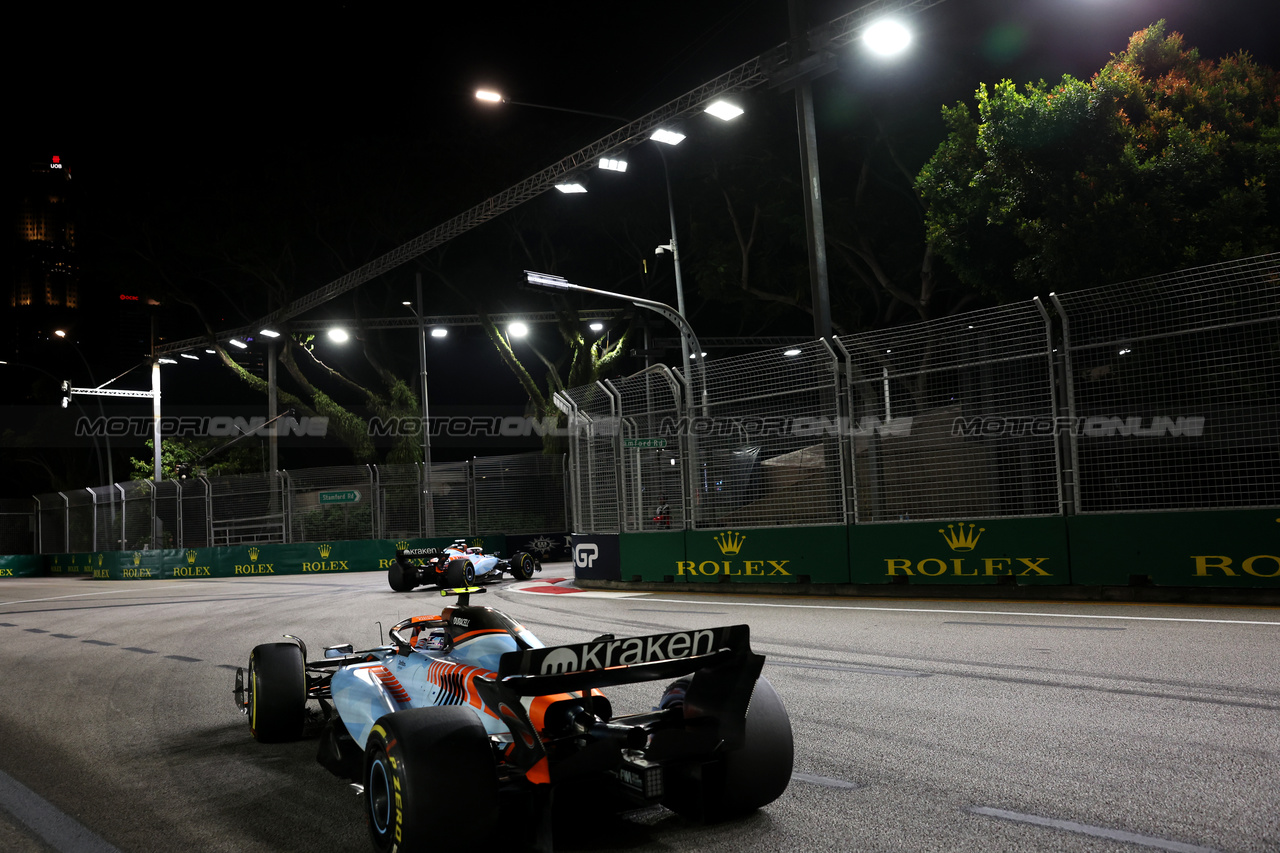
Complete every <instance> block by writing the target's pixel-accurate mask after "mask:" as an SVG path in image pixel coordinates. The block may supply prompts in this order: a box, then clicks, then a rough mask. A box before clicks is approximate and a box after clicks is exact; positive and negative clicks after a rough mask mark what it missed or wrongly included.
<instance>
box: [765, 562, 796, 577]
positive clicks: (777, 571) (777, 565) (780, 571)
mask: <svg viewBox="0 0 1280 853" xmlns="http://www.w3.org/2000/svg"><path fill="white" fill-rule="evenodd" d="M790 562H791V561H790V560H782V561H778V560H770V561H769V565H771V566H773V571H771V572H769V574H771V575H790V574H791V572H789V571H787V570H786V569H784V568H782V567H783V566H785V565H786V564H787V563H790Z"/></svg>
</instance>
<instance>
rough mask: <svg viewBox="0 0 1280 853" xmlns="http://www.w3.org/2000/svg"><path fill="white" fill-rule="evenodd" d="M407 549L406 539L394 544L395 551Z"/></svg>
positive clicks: (407, 542) (407, 541)
mask: <svg viewBox="0 0 1280 853" xmlns="http://www.w3.org/2000/svg"><path fill="white" fill-rule="evenodd" d="M408 547H409V540H408V539H401V540H400V541H399V542H397V543H396V550H397V551H403V550H404V549H405V548H408Z"/></svg>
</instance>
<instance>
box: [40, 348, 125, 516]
mask: <svg viewBox="0 0 1280 853" xmlns="http://www.w3.org/2000/svg"><path fill="white" fill-rule="evenodd" d="M53 334H54V335H55V336H56V337H58V338H59V339H61V340H64V341H66V342H67V343H69V344H71V348H72V349H73V350H75V351H76V355H78V356H80V361H82V362H83V363H84V369H85V372H86V373H88V374H89V381H90V382H97V380H96V379H94V378H93V368H92V367H90V366H89V359H87V358H85V357H84V352H83V351H82V350H81V349H80V345H79V344H77V343H76V342H75V341H72V340H69V339H68V338H67V333H66V332H65V331H63V330H62V329H58V330H56V331H55V332H54V333H53ZM81 411H82V412H83V411H84V409H81ZM98 416H99V417H101V418H102V420H103V423H104V424H105V423H106V419H107V413H106V410H104V409H103V407H102V400H101V399H99V400H98ZM102 438H103V440H104V441H105V442H106V443H107V481H106V482H105V483H103V484H102V485H104V486H106V485H110V484H112V483H114V482H115V481H116V477H115V471H114V470H113V469H112V465H111V436H110V435H108V434H107V430H106V429H103V430H102ZM93 444H94V446H95V447H97V444H98V439H97V436H95V437H94V439H93ZM98 476H99V477H101V476H102V459H101V452H99V459H98ZM112 504H113V508H114V493H113V501H112Z"/></svg>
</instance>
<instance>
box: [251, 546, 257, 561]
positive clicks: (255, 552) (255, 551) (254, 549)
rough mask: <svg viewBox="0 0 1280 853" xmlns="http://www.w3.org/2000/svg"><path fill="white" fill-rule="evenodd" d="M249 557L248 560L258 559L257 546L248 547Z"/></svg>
mask: <svg viewBox="0 0 1280 853" xmlns="http://www.w3.org/2000/svg"><path fill="white" fill-rule="evenodd" d="M249 559H250V560H256V559H258V549H257V548H250V549H249Z"/></svg>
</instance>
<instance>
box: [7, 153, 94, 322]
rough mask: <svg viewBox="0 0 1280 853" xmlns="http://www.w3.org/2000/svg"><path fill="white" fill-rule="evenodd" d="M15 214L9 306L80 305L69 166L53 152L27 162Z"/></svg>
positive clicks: (52, 307)
mask: <svg viewBox="0 0 1280 853" xmlns="http://www.w3.org/2000/svg"><path fill="white" fill-rule="evenodd" d="M20 192H21V194H22V200H21V207H20V209H19V218H18V223H17V226H18V233H17V238H18V247H17V259H16V260H17V263H16V269H15V270H14V276H13V280H12V283H11V287H10V293H9V300H8V301H9V306H10V307H11V308H15V309H17V308H24V309H31V310H32V312H33V314H41V313H45V312H49V311H51V310H56V309H59V308H69V309H75V308H78V307H79V305H80V269H79V262H78V259H77V256H76V217H75V204H74V195H73V193H72V187H71V170H70V169H69V168H67V164H66V163H64V162H62V158H61V157H60V156H58V155H56V154H55V155H52V156H50V157H49V158H48V160H46V161H43V162H37V163H33V164H31V166H30V168H28V170H27V174H26V180H25V181H24V182H23V185H22V186H21V187H20Z"/></svg>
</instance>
